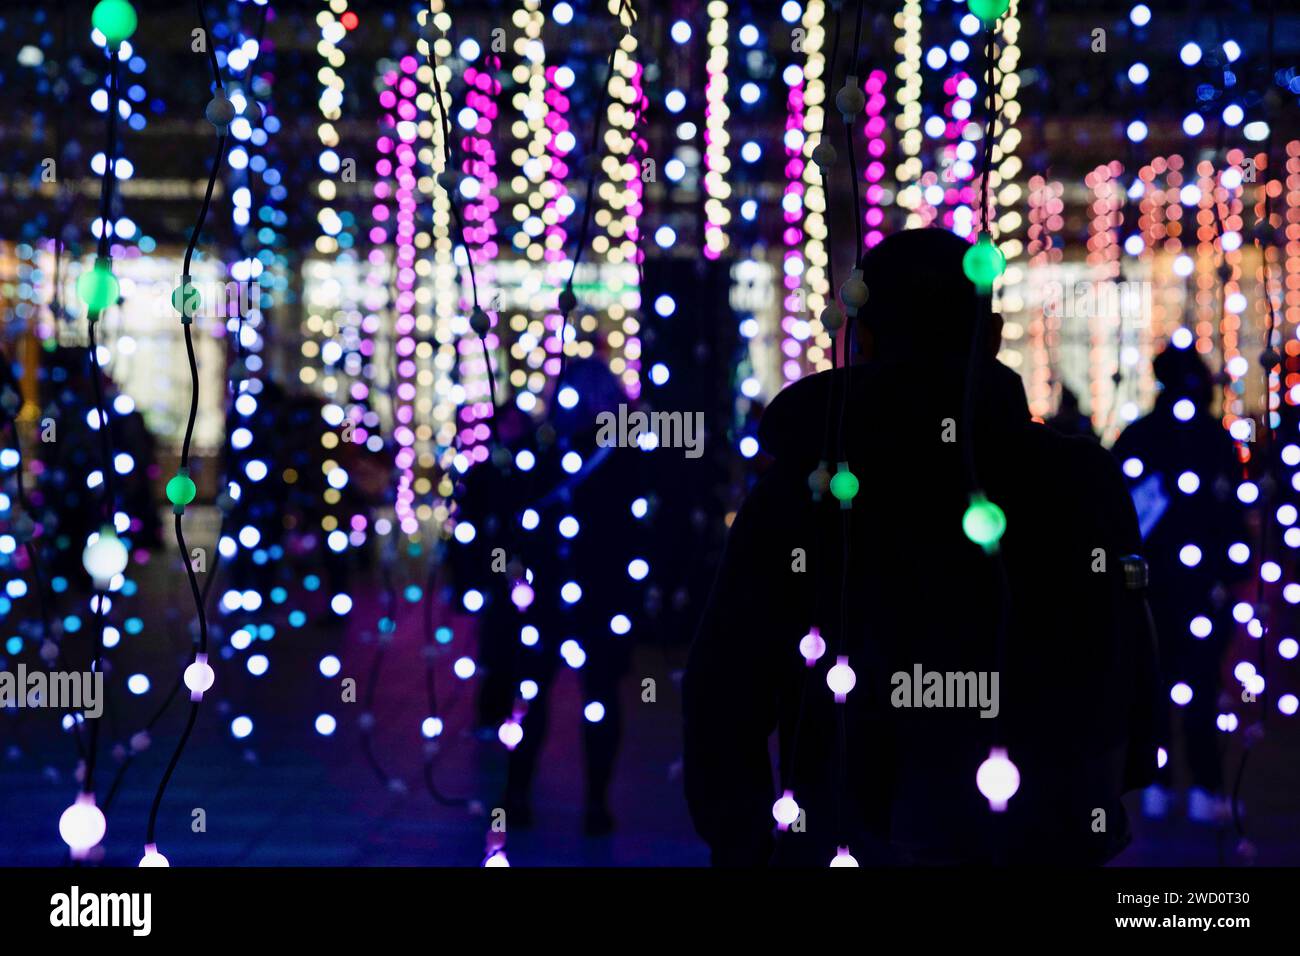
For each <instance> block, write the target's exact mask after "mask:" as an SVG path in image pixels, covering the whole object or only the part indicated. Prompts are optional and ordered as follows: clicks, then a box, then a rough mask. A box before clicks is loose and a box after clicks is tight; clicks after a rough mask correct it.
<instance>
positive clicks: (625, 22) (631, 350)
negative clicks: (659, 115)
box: [576, 0, 643, 398]
mask: <svg viewBox="0 0 1300 956" xmlns="http://www.w3.org/2000/svg"><path fill="white" fill-rule="evenodd" d="M608 12H610V13H611V14H612V16H615V17H616V18H617V21H619V25H620V26H621V27H623V34H621V36H620V38H619V42H617V43H619V46H617V52H616V53H615V56H614V59H612V72H611V75H610V88H608V103H607V104H606V107H604V120H606V131H604V156H603V157H602V160H601V172H602V173H603V177H602V182H601V186H599V187H598V189H597V196H598V199H599V200H601V208H598V209H597V211H595V216H594V221H595V225H597V228H598V229H601V230H602V232H601V234H598V235H597V237H595V238H594V239H593V241H591V252H593V254H594V255H595V256H601V258H602V259H603V264H602V267H601V269H602V281H601V285H602V286H603V287H604V289H606V290H608V299H610V300H608V303H607V304H606V306H604V321H603V325H604V330H603V332H604V341H606V346H607V350H608V364H610V371H611V372H614V373H615V375H616V376H617V377H619V380H620V381H621V382H623V386H624V389H625V390H627V393H628V394H629V395H630V397H632V398H637V397H638V395H640V394H641V375H640V371H641V339H640V337H638V334H637V333H638V332H640V325H638V324H637V319H636V316H634V315H633V313H632V312H633V311H634V310H636V308H637V307H638V306H640V304H641V303H640V293H638V291H637V281H638V265H637V255H638V246H637V219H638V216H640V215H641V168H640V164H638V163H637V161H636V151H637V137H638V130H637V117H638V116H640V114H641V111H642V107H643V104H642V100H641V94H640V85H638V83H637V81H638V77H640V73H641V65H640V64H638V62H637V59H636V53H637V39H636V36H634V35H633V34H632V25H633V22H634V20H633V17H632V12H630V10H629V9H628V8H627V7H625V4H624V3H623V0H610V4H608ZM619 53H621V56H619ZM601 325H602V323H598V320H597V316H595V315H585V316H582V319H581V320H580V330H581V332H585V333H595V332H598V329H599V326H601ZM576 349H577V355H578V356H584V358H585V356H590V355H591V354H593V352H594V346H593V342H591V341H582V342H578V343H577V346H576Z"/></svg>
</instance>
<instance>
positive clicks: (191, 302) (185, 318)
mask: <svg viewBox="0 0 1300 956" xmlns="http://www.w3.org/2000/svg"><path fill="white" fill-rule="evenodd" d="M201 303H202V296H200V295H199V290H198V288H197V287H196V286H194V285H193V284H192V283H189V282H185V283H183V284H181V285H179V286H177V287H176V288H175V289H174V290H172V308H173V309H175V310H176V311H177V312H179V313H180V314H181V321H182V322H185V323H188V322H189V321H191V320H192V319H193V318H194V316H196V315H198V313H199V305H200V304H201Z"/></svg>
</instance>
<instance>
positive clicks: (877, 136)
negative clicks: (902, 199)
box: [862, 70, 888, 249]
mask: <svg viewBox="0 0 1300 956" xmlns="http://www.w3.org/2000/svg"><path fill="white" fill-rule="evenodd" d="M887 80H888V77H887V76H886V75H885V71H884V70H872V71H871V73H870V74H868V75H867V78H866V82H865V83H863V90H864V91H865V92H866V94H867V105H866V107H865V108H864V110H863V113H864V116H865V117H866V119H865V122H863V124H862V136H863V139H864V140H865V141H866V149H867V159H866V162H865V163H864V164H863V168H862V178H863V180H864V181H865V182H866V185H867V188H866V191H865V193H864V205H865V207H866V208H865V209H864V210H863V212H862V221H863V223H864V225H865V226H866V229H865V230H864V234H863V239H862V241H863V244H864V245H865V246H866V248H867V249H871V248H872V247H874V246H876V245H878V244H879V243H880V242H881V240H883V239H884V238H885V232H884V228H885V209H884V207H885V205H886V201H885V200H886V196H885V187H884V186H883V185H882V183H883V181H884V178H885V171H886V170H885V150H886V149H887V144H886V143H885V129H886V120H885V105H886V103H887V102H888V100H887V98H886V96H885V83H886V82H887Z"/></svg>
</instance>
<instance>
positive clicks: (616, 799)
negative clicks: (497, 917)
mask: <svg viewBox="0 0 1300 956" xmlns="http://www.w3.org/2000/svg"><path fill="white" fill-rule="evenodd" d="M146 577H147V578H149V579H150V580H151V582H152V583H151V586H150V590H149V593H150V594H151V595H152V597H151V598H150V600H149V601H148V602H145V601H144V599H143V598H142V597H141V598H137V599H136V600H137V606H139V607H145V608H147V607H149V606H152V607H153V608H154V611H155V612H156V610H157V608H159V607H166V606H171V607H183V606H184V605H182V604H181V603H180V601H181V598H182V594H181V593H180V591H179V590H178V587H179V584H180V583H181V582H180V578H179V575H175V574H167V573H166V561H165V559H162V558H160V559H157V560H156V563H155V566H154V568H153V569H151V571H150V572H148V573H147V574H146ZM143 593H144V590H143V589H142V594H143ZM369 599H373V595H371V596H370V598H369ZM366 600H367V597H366V596H365V595H358V612H357V615H356V620H355V621H354V622H353V627H354V628H356V629H357V630H355V631H352V632H349V633H343V632H340V631H338V630H329V631H324V630H319V629H316V628H314V627H308V628H304V629H301V630H288V629H282V630H281V631H280V633H278V634H277V636H276V637H275V639H274V640H273V641H272V642H271V644H270V645H268V646H267V649H266V650H267V655H268V656H269V657H270V659H271V669H270V671H269V672H268V674H267V675H266V676H265V677H263V678H260V679H254V678H252V677H251V676H249V675H248V674H247V673H246V672H244V671H242V669H241V668H240V667H239V665H238V664H237V663H235V662H232V663H227V664H224V665H223V666H222V668H221V669H220V670H219V675H220V676H219V685H220V686H221V688H222V689H223V690H224V691H225V696H224V698H222V699H220V700H218V701H217V702H216V703H215V704H211V703H208V704H205V709H204V711H203V713H202V715H201V717H200V723H199V729H198V731H197V732H196V734H195V737H194V739H193V742H192V743H191V745H190V748H189V749H188V750H187V752H186V754H185V756H184V759H183V762H182V763H181V766H180V769H179V771H178V773H177V774H176V777H175V779H174V781H173V783H172V786H171V788H170V790H169V791H168V794H167V800H166V803H165V805H164V810H163V814H162V817H161V821H162V822H161V824H160V828H159V844H160V847H161V848H162V850H163V852H164V853H166V854H167V855H168V856H169V857H170V858H171V859H172V861H173V863H175V864H177V865H200V864H211V865H245V866H276V865H289V864H299V865H343V866H375V865H396V866H430V865H469V866H472V865H476V864H477V863H478V862H479V861H480V860H481V858H482V853H483V846H484V834H485V830H486V821H485V819H484V818H482V817H473V816H471V815H469V814H467V813H466V811H464V810H463V809H458V808H454V807H452V808H448V807H443V806H439V805H438V804H436V803H435V802H434V801H433V800H432V799H431V798H430V796H429V794H428V793H427V792H426V790H425V789H424V786H423V783H422V780H421V775H420V769H421V759H422V756H421V755H422V749H421V748H422V745H423V741H422V740H421V738H420V737H419V735H418V729H419V724H420V721H421V720H422V719H423V717H424V716H425V714H424V707H423V704H422V703H421V702H422V700H423V693H424V691H423V664H422V661H421V657H420V638H419V637H418V636H417V634H416V626H417V623H418V622H417V618H416V614H415V613H414V612H413V611H410V610H408V611H407V613H406V615H405V616H404V617H403V618H402V623H401V624H400V626H399V630H398V634H397V636H396V639H395V641H394V644H393V646H392V647H391V649H390V650H389V652H388V654H387V656H386V659H385V662H384V665H383V670H382V672H381V680H380V688H381V693H380V694H379V698H378V702H377V704H376V707H375V714H376V720H377V726H376V730H375V752H376V756H377V759H378V761H379V762H380V764H381V765H382V766H383V767H384V769H385V771H386V773H388V774H392V775H395V776H397V777H399V778H401V779H402V780H403V781H404V782H405V783H406V785H407V792H405V793H395V792H392V791H391V790H390V789H389V788H388V787H387V786H386V785H384V784H382V783H381V782H380V781H379V779H377V776H376V774H375V772H374V771H373V770H372V769H371V768H370V766H369V765H368V764H367V762H366V761H365V759H364V758H363V755H362V753H361V749H360V747H359V733H358V730H357V726H356V719H355V715H356V714H358V713H359V712H360V707H361V705H359V704H350V705H343V704H339V703H337V691H336V690H335V689H334V684H333V683H332V682H329V681H326V680H325V679H324V678H323V677H321V676H320V674H319V672H318V670H317V668H316V661H317V660H318V659H319V657H320V656H321V654H323V653H326V651H327V649H329V650H335V651H336V652H337V653H339V655H340V657H341V658H342V660H343V674H344V675H349V674H351V675H356V676H357V677H358V678H362V680H359V684H360V685H361V686H362V689H364V677H365V676H366V674H367V673H368V668H369V666H370V663H371V661H372V659H373V655H374V653H375V645H374V644H373V642H372V641H364V640H363V639H362V635H361V634H360V628H361V627H362V626H363V624H364V621H365V616H364V614H363V613H361V612H363V611H364V610H365V606H364V602H365V601H366ZM143 613H144V614H145V616H146V617H147V618H148V617H150V616H151V612H150V611H149V610H147V609H146V610H144V611H143ZM371 620H373V617H372V618H371ZM84 636H85V635H84V632H83V635H82V637H83V638H84ZM184 646H185V644H184V622H183V619H180V618H177V619H175V620H173V621H171V622H170V623H169V622H168V621H167V620H165V619H162V620H160V621H158V622H154V623H153V624H151V625H150V626H149V627H146V629H145V631H144V632H142V633H141V634H140V635H137V636H136V637H135V638H128V639H127V640H126V641H125V642H124V644H123V647H122V648H121V649H120V653H118V654H117V655H116V656H115V659H116V660H117V663H118V666H119V667H120V668H127V669H128V671H129V672H131V671H134V670H135V669H139V670H143V671H145V672H147V673H150V674H152V675H160V674H164V673H168V672H169V671H168V667H167V662H168V661H175V664H174V665H172V666H174V667H176V668H179V666H180V663H181V661H182V657H183V654H184ZM680 659H681V653H680V651H677V652H675V653H674V654H673V655H668V656H665V655H664V654H663V652H662V651H660V650H658V649H648V648H647V649H644V650H643V651H642V652H641V653H640V654H639V655H638V657H637V660H636V663H635V664H634V665H633V668H632V673H631V676H630V679H629V680H628V681H627V682H626V684H625V687H624V691H625V695H626V704H625V707H626V712H627V715H628V717H627V721H626V735H625V741H624V747H623V751H622V755H621V757H620V762H619V772H618V776H617V779H616V783H615V790H614V794H613V801H612V802H613V808H614V812H615V816H616V819H617V822H618V829H617V831H616V833H615V834H614V835H613V836H610V837H606V838H600V839H593V838H587V837H585V836H583V835H582V767H581V764H582V756H581V748H580V746H579V740H578V723H579V720H580V716H579V712H580V706H581V704H580V701H579V699H578V696H577V688H576V681H573V680H572V679H571V678H570V677H568V676H566V677H565V678H563V682H562V684H561V686H559V687H558V688H557V691H556V693H557V703H556V706H554V707H553V708H552V725H553V726H552V730H551V734H550V736H549V739H548V744H547V750H546V752H545V754H544V756H543V761H542V764H543V770H542V771H541V774H540V779H539V780H538V789H537V794H536V807H535V816H536V819H535V826H534V827H533V828H532V829H531V830H528V831H519V830H518V829H515V830H513V831H512V832H511V834H510V842H509V855H510V859H511V862H512V864H513V865H516V866H519V865H530V864H531V865H540V864H550V865H574V866H579V865H615V866H636V865H657V866H665V865H668V866H698V865H703V864H705V863H707V854H706V852H705V850H704V848H703V846H702V845H701V844H700V843H699V842H698V840H697V839H696V838H695V836H694V834H693V832H692V830H691V827H690V823H689V821H688V819H687V816H686V812H685V807H684V804H683V800H682V795H681V784H680V779H679V776H678V775H677V773H676V772H675V768H676V763H677V761H678V759H679V755H680V723H679V719H678V715H679V713H680V700H679V697H678V693H677V688H676V684H675V682H674V680H673V679H672V676H671V674H672V671H673V669H674V668H675V667H677V666H680ZM440 671H441V674H442V677H441V692H442V693H443V694H444V695H447V699H448V700H450V699H451V696H452V692H453V690H454V688H453V687H452V686H451V684H453V683H456V682H455V681H454V680H453V679H451V678H450V677H449V675H448V673H447V668H446V665H445V663H444V664H443V666H442V668H441V669H440ZM175 672H176V671H175V670H171V671H170V673H175ZM642 676H656V677H657V678H658V686H659V690H660V693H659V700H658V702H657V703H655V704H643V703H641V702H640V699H639V695H638V693H637V692H638V689H639V685H638V682H639V679H640V677H642ZM460 689H461V691H462V692H461V693H460V694H459V695H458V699H457V700H456V702H455V703H454V704H452V705H451V707H450V711H449V713H448V714H447V718H448V721H447V722H448V726H450V727H452V728H460V727H466V726H467V725H468V717H469V713H468V707H469V704H470V693H469V692H468V691H469V690H470V685H461V688H460ZM167 690H168V687H167V686H166V685H165V684H164V682H163V681H162V680H161V679H160V678H158V677H155V681H154V687H153V688H152V689H151V690H150V691H149V693H148V694H146V695H144V697H142V698H134V699H125V700H124V699H121V698H119V700H118V702H117V704H116V711H117V713H116V720H117V723H118V727H119V732H121V731H122V729H123V728H130V729H134V728H135V727H137V726H139V724H140V723H141V722H142V720H143V719H145V715H146V714H147V713H148V712H149V711H152V710H153V709H155V708H156V707H157V705H158V702H160V701H161V700H162V699H163V697H164V696H165V695H166V692H167ZM185 706H186V705H185V702H184V701H183V700H181V701H178V702H177V704H176V706H174V708H173V709H172V711H171V712H170V713H169V714H168V716H167V717H166V718H165V719H164V720H163V721H162V723H161V724H160V726H159V728H158V732H157V734H156V741H155V744H154V746H153V747H152V748H151V749H150V750H149V751H148V752H147V753H146V754H145V756H144V757H143V758H141V759H140V760H138V761H136V763H135V764H134V765H133V766H132V767H130V769H129V771H128V773H127V775H126V778H125V783H124V786H123V788H122V791H121V793H120V795H119V797H118V799H117V801H116V804H115V806H114V807H113V808H112V812H111V814H110V818H109V831H108V836H107V839H106V841H105V844H104V848H105V854H106V855H105V862H107V863H110V864H134V863H135V861H136V860H137V859H138V858H139V856H140V850H141V846H142V844H143V841H144V827H145V821H146V818H147V814H148V808H149V803H150V801H151V799H152V795H153V789H154V787H155V786H156V784H157V781H158V778H159V776H160V773H161V770H162V767H163V765H164V764H165V761H166V759H167V756H168V754H169V753H170V750H171V747H172V745H173V742H174V740H175V737H176V734H177V732H178V731H179V729H180V726H181V724H182V723H183V721H184V708H185ZM348 708H351V710H349V709H348ZM326 710H329V711H331V712H333V713H335V714H336V715H338V716H339V718H340V721H339V728H338V731H337V732H336V733H335V734H334V736H333V737H330V738H323V737H321V736H319V735H318V734H316V733H315V732H314V731H313V730H312V726H311V725H312V720H313V719H314V717H315V715H316V714H317V713H320V712H322V711H326ZM241 714H245V715H248V716H250V717H252V719H253V720H254V724H255V727H254V731H253V733H252V734H251V735H250V736H249V737H248V738H247V739H246V740H243V741H237V740H235V739H234V738H233V737H232V735H231V734H230V732H229V726H230V720H231V718H232V717H235V716H238V715H241ZM0 734H2V735H3V746H4V748H5V750H4V753H3V755H2V756H0V865H4V866H32V865H52V864H58V863H60V862H62V860H63V858H64V854H63V849H64V848H63V844H62V843H61V841H60V840H59V837H58V833H57V827H56V824H57V820H58V816H59V813H60V812H61V811H62V809H63V808H64V807H65V806H66V805H67V804H68V802H69V801H70V799H71V797H72V795H73V793H74V792H75V784H74V782H73V780H72V776H71V773H72V768H73V765H74V759H73V758H74V756H75V752H74V748H73V744H72V741H71V740H70V739H67V738H66V735H63V734H62V733H61V732H60V731H59V730H58V729H57V728H56V727H55V726H54V722H53V720H52V718H51V717H50V716H49V715H48V714H47V713H46V712H44V711H29V712H27V713H26V714H25V715H24V716H23V717H22V718H21V719H20V720H19V719H15V717H14V716H13V715H12V714H10V715H4V716H0ZM1297 754H1300V721H1295V720H1292V721H1285V722H1284V721H1282V720H1279V721H1277V722H1276V730H1275V731H1274V732H1273V733H1272V734H1271V735H1270V736H1269V737H1268V738H1266V739H1265V740H1264V742H1263V743H1262V744H1261V745H1260V746H1259V747H1258V748H1257V750H1256V751H1255V753H1253V754H1252V755H1251V758H1250V761H1249V764H1248V767H1247V772H1246V775H1245V778H1244V782H1243V786H1242V797H1243V802H1244V803H1245V805H1246V807H1247V810H1248V817H1247V826H1248V830H1249V832H1250V835H1251V837H1252V840H1253V842H1254V843H1255V844H1256V846H1257V848H1258V860H1257V862H1258V863H1260V864H1293V865H1294V864H1296V863H1300V761H1298V760H1297V759H1296V755H1297ZM106 759H107V764H106V765H105V767H104V772H105V778H102V779H111V775H112V773H113V771H114V769H115V766H116V765H115V762H114V761H113V760H112V759H111V757H110V758H106ZM1226 759H1227V761H1228V767H1229V769H1230V771H1233V770H1235V769H1236V766H1237V752H1236V750H1235V749H1232V748H1230V750H1229V752H1228V754H1227V755H1226ZM503 767H504V761H503V757H502V752H501V748H500V746H499V745H498V744H497V743H496V742H495V741H489V742H484V741H480V740H478V739H475V738H474V737H473V736H472V735H470V734H469V733H468V732H460V731H457V732H454V733H453V732H449V733H448V735H447V736H446V737H445V738H444V740H443V746H442V750H441V753H440V755H439V757H438V763H437V768H438V769H437V780H438V783H439V786H440V787H441V788H442V789H443V790H444V791H446V792H447V793H450V794H464V793H466V788H470V789H471V790H472V795H474V796H478V797H480V798H481V799H483V800H484V801H485V802H487V804H488V805H489V806H491V805H492V803H493V802H494V799H493V798H494V797H495V796H496V795H497V793H498V788H499V786H500V780H501V777H502V773H503ZM102 792H103V788H101V793H102ZM467 795H468V794H467ZM193 808H202V809H203V810H204V811H206V816H207V830H206V832H204V833H193V832H191V830H190V820H191V811H192V809H193ZM1134 815H1135V819H1136V818H1137V817H1136V813H1135V814H1134ZM1236 843H1237V841H1236V839H1235V837H1234V836H1232V835H1231V834H1230V831H1229V830H1228V829H1227V828H1216V827H1211V826H1204V825H1197V824H1191V823H1188V822H1187V821H1186V820H1183V819H1180V818H1178V817H1173V818H1171V819H1169V820H1166V821H1161V822H1152V821H1142V820H1139V822H1138V826H1137V838H1136V840H1135V843H1134V845H1133V846H1132V847H1131V848H1130V849H1129V850H1128V851H1127V852H1126V853H1125V854H1124V855H1123V856H1122V857H1121V858H1120V860H1119V861H1117V862H1118V863H1120V864H1125V865H1151V864H1202V865H1223V864H1226V865H1242V862H1243V861H1242V859H1241V857H1240V856H1239V855H1238V854H1237V852H1236Z"/></svg>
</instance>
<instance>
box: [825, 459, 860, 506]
mask: <svg viewBox="0 0 1300 956" xmlns="http://www.w3.org/2000/svg"><path fill="white" fill-rule="evenodd" d="M831 494H833V495H834V496H835V497H836V499H838V500H839V503H840V507H841V508H848V507H849V506H850V503H851V502H852V501H853V499H854V498H855V497H857V494H858V476H857V475H855V474H853V472H851V471H849V466H848V465H847V464H845V463H844V462H840V463H839V464H838V465H837V466H836V468H835V477H833V478H832V479H831Z"/></svg>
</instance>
